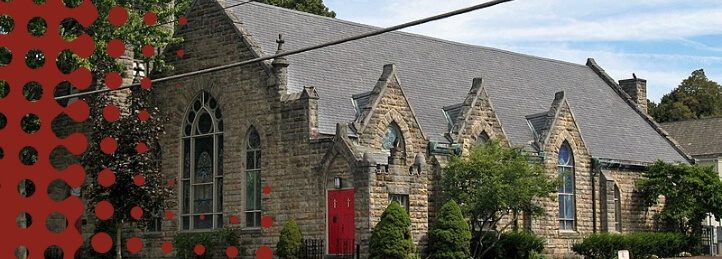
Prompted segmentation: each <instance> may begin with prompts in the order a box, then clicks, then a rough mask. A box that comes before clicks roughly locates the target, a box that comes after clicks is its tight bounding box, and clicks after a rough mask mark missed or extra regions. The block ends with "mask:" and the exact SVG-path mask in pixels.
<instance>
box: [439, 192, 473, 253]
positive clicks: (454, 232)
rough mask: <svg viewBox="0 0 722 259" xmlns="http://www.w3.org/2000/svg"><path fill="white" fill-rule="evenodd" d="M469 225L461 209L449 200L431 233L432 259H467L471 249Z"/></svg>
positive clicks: (442, 208)
mask: <svg viewBox="0 0 722 259" xmlns="http://www.w3.org/2000/svg"><path fill="white" fill-rule="evenodd" d="M470 242H471V231H470V230H469V224H468V223H467V222H466V220H465V219H464V214H463V213H461V207H459V204H457V203H456V202H455V201H454V200H449V201H448V202H446V203H445V204H444V206H442V207H441V210H440V211H439V215H438V217H437V218H436V223H435V224H434V226H433V227H432V228H431V230H430V231H429V252H430V258H431V259H467V258H469V254H470V247H471V243H470Z"/></svg>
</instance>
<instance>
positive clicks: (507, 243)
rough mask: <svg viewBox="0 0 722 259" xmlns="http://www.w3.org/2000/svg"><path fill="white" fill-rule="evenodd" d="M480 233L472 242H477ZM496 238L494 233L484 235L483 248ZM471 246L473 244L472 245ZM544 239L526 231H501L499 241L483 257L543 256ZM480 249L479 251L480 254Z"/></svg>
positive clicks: (494, 258) (490, 258)
mask: <svg viewBox="0 0 722 259" xmlns="http://www.w3.org/2000/svg"><path fill="white" fill-rule="evenodd" d="M480 235H482V234H481V233H480V234H478V235H477V236H476V237H475V238H474V240H475V241H474V242H478V240H479V238H480V237H481V236H480ZM496 239H497V235H496V233H489V234H487V235H486V236H485V237H484V240H483V244H484V246H483V247H484V249H487V248H489V246H491V245H493V244H494V242H495V241H496ZM472 246H473V245H472ZM542 251H544V239H543V238H542V237H540V236H537V235H534V234H532V233H530V232H527V231H510V232H504V233H501V235H500V236H499V241H498V242H497V243H496V245H494V247H492V248H491V250H489V252H487V253H486V254H485V255H484V257H483V259H506V258H509V259H513V258H515V259H527V258H543V256H542V255H541V252H542ZM481 252H482V251H479V254H481Z"/></svg>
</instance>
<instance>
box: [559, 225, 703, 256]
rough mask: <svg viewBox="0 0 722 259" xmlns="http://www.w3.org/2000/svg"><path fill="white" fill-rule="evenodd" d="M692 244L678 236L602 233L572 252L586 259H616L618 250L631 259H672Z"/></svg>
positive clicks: (686, 237) (686, 250)
mask: <svg viewBox="0 0 722 259" xmlns="http://www.w3.org/2000/svg"><path fill="white" fill-rule="evenodd" d="M695 243H696V242H695V239H694V238H690V237H688V236H686V235H683V234H678V233H653V232H640V233H634V234H629V235H621V234H609V233H602V234H592V235H590V236H588V237H586V238H584V240H582V242H579V243H576V244H574V246H573V247H572V250H573V251H574V252H576V253H577V254H580V255H583V256H584V257H585V258H589V259H611V258H615V257H616V256H617V251H619V250H628V251H629V254H630V256H632V258H649V257H651V256H652V255H656V256H659V257H675V256H676V255H677V254H679V253H680V252H688V251H692V249H693V247H694V245H695Z"/></svg>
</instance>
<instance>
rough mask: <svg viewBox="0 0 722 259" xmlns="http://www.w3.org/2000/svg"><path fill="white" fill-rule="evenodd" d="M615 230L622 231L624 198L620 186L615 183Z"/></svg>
mask: <svg viewBox="0 0 722 259" xmlns="http://www.w3.org/2000/svg"><path fill="white" fill-rule="evenodd" d="M614 230H616V231H617V232H622V200H621V195H620V193H619V186H617V185H616V184H615V185H614Z"/></svg>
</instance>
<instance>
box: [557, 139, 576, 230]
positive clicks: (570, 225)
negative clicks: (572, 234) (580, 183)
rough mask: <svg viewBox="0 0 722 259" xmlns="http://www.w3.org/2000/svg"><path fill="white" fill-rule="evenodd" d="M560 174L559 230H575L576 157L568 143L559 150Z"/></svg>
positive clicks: (558, 166)
mask: <svg viewBox="0 0 722 259" xmlns="http://www.w3.org/2000/svg"><path fill="white" fill-rule="evenodd" d="M558 162H559V163H558V165H557V168H558V172H559V174H560V175H561V176H562V179H563V181H562V186H560V187H559V229H561V230H574V229H575V223H574V218H575V216H574V214H575V210H576V209H575V207H574V155H573V154H572V152H571V149H570V148H569V144H567V143H566V142H565V143H564V144H562V146H561V147H560V148H559V161H558Z"/></svg>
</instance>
